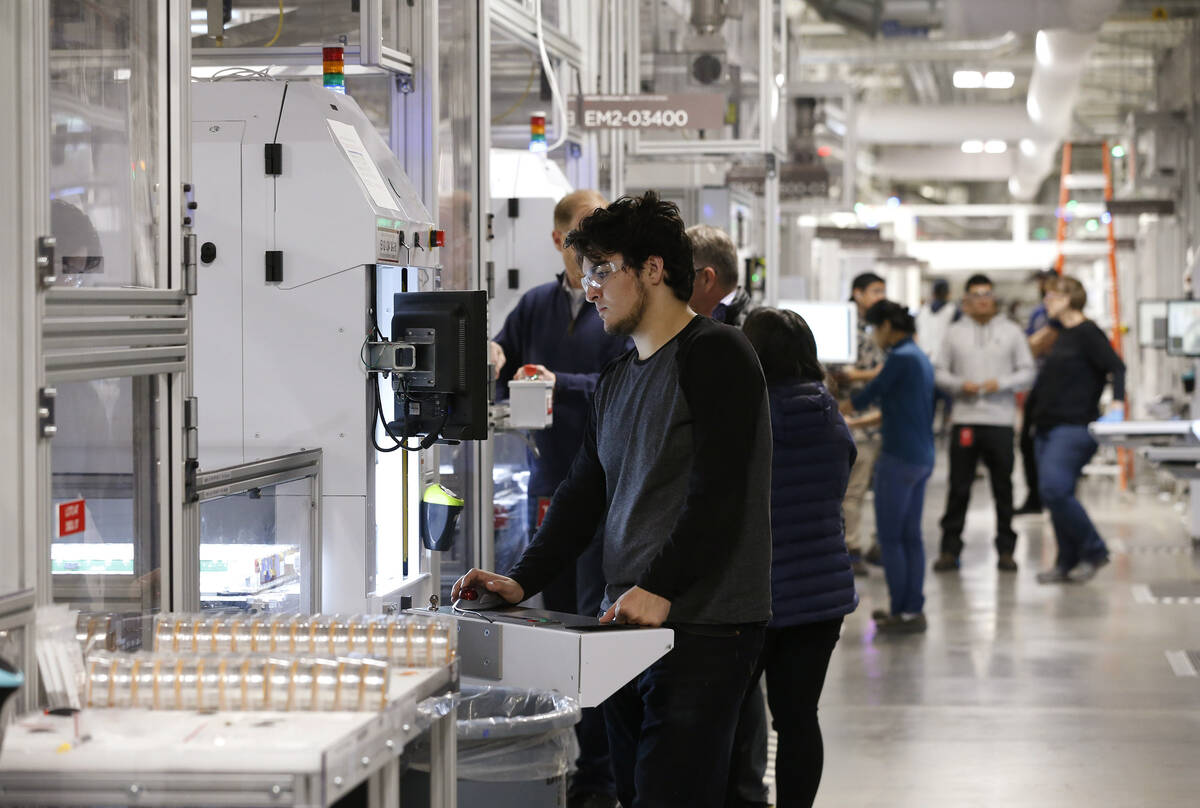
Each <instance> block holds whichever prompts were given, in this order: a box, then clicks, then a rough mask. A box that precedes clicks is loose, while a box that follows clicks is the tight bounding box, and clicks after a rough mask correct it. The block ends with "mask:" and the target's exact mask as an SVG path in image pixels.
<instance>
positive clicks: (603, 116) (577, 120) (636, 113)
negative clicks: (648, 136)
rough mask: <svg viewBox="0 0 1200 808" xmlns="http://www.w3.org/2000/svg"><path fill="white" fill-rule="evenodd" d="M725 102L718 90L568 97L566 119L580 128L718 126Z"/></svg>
mask: <svg viewBox="0 0 1200 808" xmlns="http://www.w3.org/2000/svg"><path fill="white" fill-rule="evenodd" d="M725 103H726V98H725V96H724V95H723V94H721V93H670V94H666V95H585V96H583V97H582V100H581V99H580V98H579V97H578V96H572V97H571V98H570V100H569V102H568V104H567V121H568V123H569V124H570V125H571V126H579V127H582V128H584V129H643V130H645V129H718V128H720V127H722V126H724V125H725Z"/></svg>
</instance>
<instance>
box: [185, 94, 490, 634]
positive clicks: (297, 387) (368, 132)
mask: <svg viewBox="0 0 1200 808" xmlns="http://www.w3.org/2000/svg"><path fill="white" fill-rule="evenodd" d="M192 120H193V124H192V143H193V146H192V155H193V171H192V175H193V176H194V177H195V178H196V185H197V189H196V199H197V200H198V202H199V205H200V206H199V209H198V210H197V211H196V212H195V214H194V215H195V230H196V233H197V236H198V243H199V244H200V245H206V244H208V243H211V244H212V245H213V246H215V248H216V253H215V258H214V259H213V260H211V261H210V262H207V263H206V262H205V261H204V260H203V255H204V253H205V249H204V247H203V246H202V248H201V251H200V252H201V256H202V258H201V261H200V263H199V266H198V294H197V296H196V300H195V323H196V326H195V327H196V339H195V354H194V355H195V391H196V395H197V396H198V398H199V413H200V416H199V448H200V466H201V469H205V470H211V469H217V468H222V467H225V466H228V465H233V464H237V463H243V462H248V461H251V460H256V459H262V458H268V457H274V456H278V455H281V454H284V453H287V452H293V451H297V450H299V449H302V448H314V447H320V448H321V449H322V450H323V452H324V456H323V464H322V477H323V479H322V481H321V486H322V497H321V513H322V546H323V550H322V558H321V559H320V563H321V569H322V573H321V598H320V602H319V603H312V604H308V608H309V609H311V610H312V611H319V610H324V611H335V612H336V611H342V612H364V611H367V610H368V593H369V592H370V591H371V590H372V589H373V588H374V586H373V584H374V581H372V580H367V579H368V578H369V577H370V572H369V571H370V570H371V569H373V567H374V561H375V559H374V558H373V557H369V555H370V552H371V548H372V547H373V546H374V541H375V539H376V535H375V534H376V529H377V528H376V514H375V499H376V497H375V491H376V479H377V474H378V475H379V476H381V477H383V476H386V477H388V478H389V479H398V477H399V474H398V473H392V472H387V473H386V474H385V471H384V469H383V467H384V466H385V465H388V464H391V465H398V464H400V463H403V462H411V461H410V460H408V459H405V458H399V457H395V455H403V454H406V453H403V452H396V453H393V454H392V455H381V456H378V457H377V452H376V451H375V450H374V449H373V447H372V445H371V434H370V432H369V431H368V430H370V429H372V428H373V426H374V419H373V418H372V415H373V406H374V394H373V391H371V388H370V384H371V382H369V381H368V377H367V374H366V373H365V370H364V367H363V364H362V362H361V361H360V358H359V356H360V350H361V348H362V345H363V341H364V338H365V336H366V335H367V333H368V327H369V325H368V320H369V317H368V304H369V301H370V300H371V296H372V291H373V290H372V289H371V284H370V280H369V279H370V272H369V271H368V269H367V266H368V265H372V264H377V265H378V270H377V272H378V274H379V281H378V286H377V288H378V291H379V294H378V297H379V308H378V312H377V319H378V321H379V325H380V327H381V328H382V329H384V333H385V334H386V333H387V330H388V329H389V327H390V321H391V309H392V304H391V299H392V292H393V291H401V290H402V284H403V283H408V284H409V285H408V286H407V289H409V290H416V289H417V288H418V285H417V280H416V278H417V277H418V270H416V269H414V268H409V269H404V270H401V268H400V267H401V266H403V265H425V266H426V267H431V266H434V265H436V264H437V261H438V257H437V255H438V251H437V250H436V249H434V250H431V249H429V248H428V240H429V232H430V230H431V229H432V228H433V227H434V223H433V220H432V217H431V216H430V215H429V213H428V211H427V210H426V209H425V207H424V205H422V203H421V201H420V198H419V196H418V194H417V192H416V190H415V189H414V188H413V186H412V185H411V183H410V182H409V180H408V178H407V176H406V175H405V172H404V170H403V168H402V167H401V165H400V163H399V161H398V160H397V159H396V157H395V155H393V154H392V153H391V151H390V150H389V149H388V146H387V144H386V143H384V141H383V139H382V138H381V137H380V136H379V134H378V133H377V132H376V131H375V129H374V127H373V126H372V125H371V123H370V122H369V121H368V119H367V118H366V116H365V115H364V114H363V112H362V111H361V109H360V108H359V107H358V105H357V104H356V103H355V101H354V99H352V98H350V97H349V96H345V95H341V94H338V93H334V92H331V91H329V90H326V89H324V88H322V87H319V86H316V85H315V84H311V83H307V82H296V83H288V82H275V81H262V82H258V81H222V82H208V83H204V82H201V83H196V84H193V86H192ZM267 144H279V145H278V147H277V148H275V147H272V146H268V145H267ZM270 150H273V151H274V152H275V154H276V155H277V156H276V158H275V162H276V164H277V165H276V166H274V167H271V166H270V157H269V155H268V151H270ZM273 170H277V171H278V173H269V172H270V171H273ZM401 234H403V236H404V243H407V244H409V245H412V244H413V241H414V236H416V235H418V234H419V237H420V243H421V245H422V247H423V248H425V249H423V250H413V251H411V254H410V251H409V250H406V249H405V248H404V247H401V246H400V245H399V241H400V235H401ZM268 251H279V255H280V264H281V269H282V278H281V280H279V281H277V282H268V280H267V274H266V263H267V254H268ZM402 272H403V273H405V275H407V276H408V279H407V280H402V275H401V273H402ZM481 350H482V348H481ZM383 400H384V402H385V412H389V411H390V408H387V407H386V402H387V401H388V391H387V390H385V391H384V393H383ZM414 476H415V475H414ZM412 488H413V491H406V492H404V494H403V502H404V504H405V506H411V507H413V508H414V510H412V511H411V512H412V513H413V514H415V513H416V511H415V502H416V494H415V490H416V488H417V486H416V484H415V480H414V484H413V486H412ZM387 494H388V497H389V498H390V499H391V500H397V499H400V498H401V493H400V492H399V491H398V490H396V489H395V488H391V490H389V491H388V492H387ZM409 522H410V525H411V532H412V533H413V534H414V535H415V531H416V524H417V520H416V519H415V518H413V519H410V520H409ZM380 532H381V533H383V532H384V531H380ZM387 532H388V533H389V534H392V535H388V536H386V537H385V536H383V535H380V536H379V538H378V540H379V541H385V540H386V541H415V540H414V539H413V537H411V536H396V535H394V532H399V528H398V526H397V527H396V528H395V531H392V530H391V528H390V526H389V528H388V531H387ZM410 546H413V547H415V545H410ZM412 555H413V556H414V557H415V556H416V553H415V551H414V552H413V553H412Z"/></svg>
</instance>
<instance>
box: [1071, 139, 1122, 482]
mask: <svg viewBox="0 0 1200 808" xmlns="http://www.w3.org/2000/svg"><path fill="white" fill-rule="evenodd" d="M1079 145H1080V146H1083V145H1085V144H1079ZM1087 145H1090V146H1095V145H1097V144H1087ZM1098 145H1099V148H1100V161H1101V166H1102V169H1101V173H1100V174H1099V175H1090V174H1077V173H1072V172H1071V157H1072V155H1073V153H1074V146H1075V144H1073V143H1071V142H1069V141H1068V142H1066V143H1063V147H1062V173H1061V174H1060V175H1059V186H1058V209H1057V210H1056V211H1055V216H1056V217H1057V219H1058V227H1057V231H1056V239H1055V240H1056V242H1057V247H1058V257H1057V258H1056V259H1055V261H1054V271H1055V272H1057V273H1058V274H1059V275H1061V274H1062V272H1063V265H1064V264H1065V263H1066V258H1067V255H1066V252H1065V251H1064V249H1063V246H1064V243H1065V242H1066V241H1067V225H1068V224H1069V223H1070V222H1071V221H1072V219H1073V218H1074V216H1073V214H1072V211H1071V192H1072V191H1074V190H1089V189H1090V190H1103V191H1104V202H1105V209H1106V210H1107V207H1108V205H1107V203H1108V202H1110V201H1111V200H1112V197H1113V182H1112V154H1111V152H1109V149H1108V142H1107V141H1101V142H1100V143H1099V144H1098ZM1107 219H1108V222H1107V224H1106V228H1107V229H1106V234H1105V235H1106V241H1107V245H1108V275H1109V282H1110V284H1111V287H1112V291H1111V294H1110V295H1109V297H1110V299H1111V301H1112V321H1113V327H1112V334H1111V335H1110V337H1109V340H1110V342H1111V343H1112V347H1113V350H1114V351H1116V352H1117V356H1119V357H1121V358H1124V356H1125V354H1124V350H1123V346H1122V344H1121V287H1120V285H1119V284H1118V282H1117V235H1116V229H1115V228H1116V224H1115V222H1114V221H1113V217H1112V215H1109V216H1108V217H1107ZM1131 410H1132V407H1131V406H1130V397H1129V389H1128V386H1126V390H1125V413H1126V416H1128V414H1129V413H1130V411H1131ZM1117 464H1118V466H1119V469H1120V482H1121V490H1122V491H1124V490H1127V489H1128V487H1129V481H1130V480H1131V479H1132V478H1133V454H1132V453H1131V452H1130V451H1129V450H1128V449H1125V448H1120V449H1118V450H1117Z"/></svg>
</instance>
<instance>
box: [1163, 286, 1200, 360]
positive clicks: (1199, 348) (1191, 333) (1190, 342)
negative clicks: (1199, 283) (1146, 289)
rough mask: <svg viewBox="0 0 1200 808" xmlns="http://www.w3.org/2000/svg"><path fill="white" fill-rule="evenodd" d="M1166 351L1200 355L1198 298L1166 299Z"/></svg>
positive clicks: (1199, 310)
mask: <svg viewBox="0 0 1200 808" xmlns="http://www.w3.org/2000/svg"><path fill="white" fill-rule="evenodd" d="M1167 353H1168V354H1169V355H1170V356H1200V300H1168V301H1167Z"/></svg>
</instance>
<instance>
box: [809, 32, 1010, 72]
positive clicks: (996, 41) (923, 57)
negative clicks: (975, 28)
mask: <svg viewBox="0 0 1200 808" xmlns="http://www.w3.org/2000/svg"><path fill="white" fill-rule="evenodd" d="M1020 47H1021V38H1020V37H1019V36H1017V35H1016V34H1014V33H1012V32H1011V31H1010V32H1008V33H1006V34H1002V35H1001V36H996V37H991V38H989V39H925V38H916V37H914V38H904V39H894V40H884V41H882V42H873V43H871V44H869V45H855V46H853V47H848V48H805V47H803V46H801V47H799V48H797V49H796V51H795V55H794V57H793V58H795V60H796V62H797V63H798V64H800V65H879V64H893V63H896V62H959V61H962V60H964V59H976V60H981V61H982V60H987V59H998V58H1000V57H1002V56H1008V55H1009V54H1011V53H1014V52H1016V51H1017V50H1018V49H1019V48H1020Z"/></svg>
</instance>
